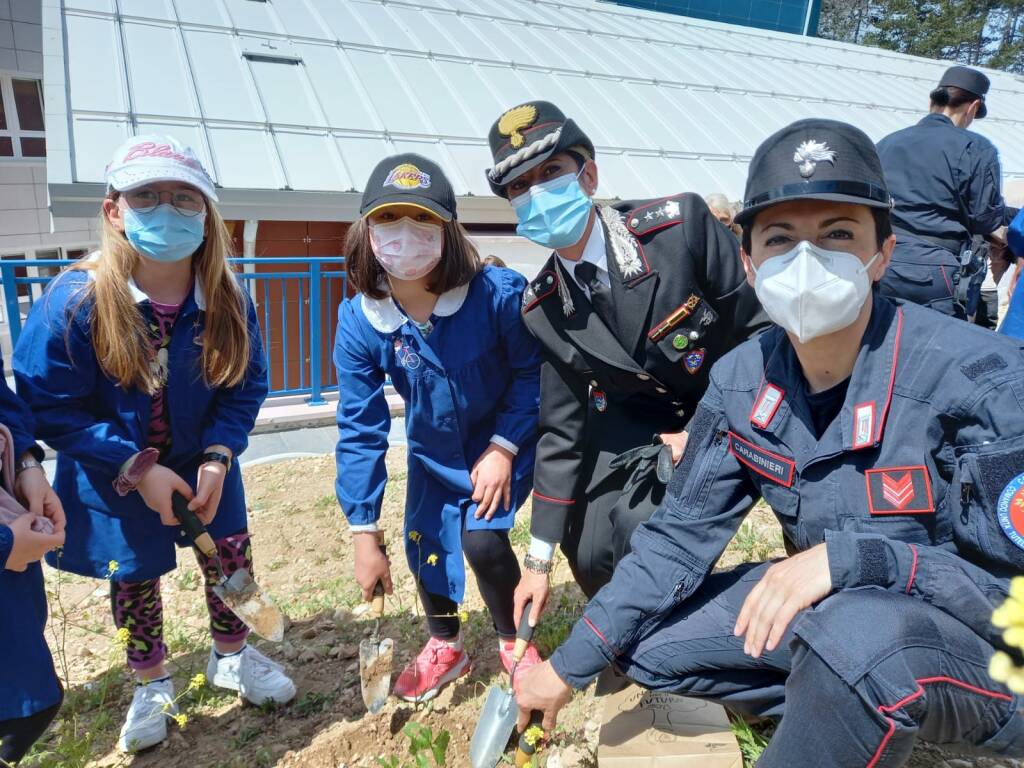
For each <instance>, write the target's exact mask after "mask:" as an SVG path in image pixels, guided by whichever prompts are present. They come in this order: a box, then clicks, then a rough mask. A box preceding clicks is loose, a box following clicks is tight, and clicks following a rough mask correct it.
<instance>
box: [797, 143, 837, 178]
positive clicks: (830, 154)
mask: <svg viewBox="0 0 1024 768" xmlns="http://www.w3.org/2000/svg"><path fill="white" fill-rule="evenodd" d="M793 162H794V163H796V164H797V165H799V166H800V175H801V176H803V177H804V178H805V179H809V178H811V176H813V175H814V170H815V169H816V168H817V167H818V163H831V164H832V165H833V167H834V166H835V164H836V153H835V151H834V150H831V149H829V148H828V144H826V143H825V142H824V141H805V142H803V143H802V144H800V146H798V147H797V148H796V152H795V153H794V154H793Z"/></svg>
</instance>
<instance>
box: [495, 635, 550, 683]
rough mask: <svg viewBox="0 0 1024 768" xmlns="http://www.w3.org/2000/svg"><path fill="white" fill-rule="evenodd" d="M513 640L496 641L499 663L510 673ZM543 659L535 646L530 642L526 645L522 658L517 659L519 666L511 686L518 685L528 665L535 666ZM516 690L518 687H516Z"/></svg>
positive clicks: (514, 644)
mask: <svg viewBox="0 0 1024 768" xmlns="http://www.w3.org/2000/svg"><path fill="white" fill-rule="evenodd" d="M515 647H516V641H515V640H499V641H498V655H499V656H501V663H502V664H503V665H504V666H505V671H506V672H508V673H509V674H512V652H513V651H514V650H515ZM543 661H544V660H543V659H542V658H541V657H540V654H539V653H537V647H536V646H535V645H534V644H533V643H530V644H529V645H528V646H526V653H524V654H523V658H521V659H520V660H519V666H518V667H516V679H515V680H514V681H513V686H514V687H515V686H518V685H519V681H520V680H522V679H523V675H524V674H525V673H526V670H528V669H529V668H530V667H535V666H537V665H538V664H540V663H542V662H543ZM516 690H518V688H516Z"/></svg>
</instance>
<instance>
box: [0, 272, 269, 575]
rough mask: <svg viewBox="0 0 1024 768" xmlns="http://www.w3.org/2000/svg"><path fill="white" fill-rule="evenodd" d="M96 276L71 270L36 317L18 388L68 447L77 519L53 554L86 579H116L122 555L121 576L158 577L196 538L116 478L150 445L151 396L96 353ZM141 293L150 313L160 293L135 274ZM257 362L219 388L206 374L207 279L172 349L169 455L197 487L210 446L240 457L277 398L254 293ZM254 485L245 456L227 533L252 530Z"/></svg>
mask: <svg viewBox="0 0 1024 768" xmlns="http://www.w3.org/2000/svg"><path fill="white" fill-rule="evenodd" d="M91 279H92V277H91V275H90V274H89V273H87V272H84V271H80V270H69V271H68V272H65V273H64V274H62V275H60V276H59V277H58V278H56V279H55V280H53V281H52V282H51V283H50V285H49V286H48V288H47V290H46V292H45V293H44V294H43V296H42V297H41V298H40V299H39V300H38V301H36V303H35V305H34V306H33V308H32V311H31V313H29V317H28V320H27V321H26V323H25V328H24V329H23V330H22V332H21V336H20V337H19V339H18V345H17V347H16V349H15V351H14V374H15V380H16V382H17V386H18V393H19V394H20V395H21V396H22V398H24V400H25V402H27V403H28V405H29V406H30V407H31V409H32V413H33V415H34V417H35V421H36V437H38V438H39V439H40V440H43V441H45V442H46V443H47V444H49V445H50V446H51V447H53V448H54V449H55V450H56V451H57V472H56V481H55V482H54V489H55V490H56V491H57V493H58V495H59V496H60V498H61V501H62V502H63V504H64V511H65V513H66V515H67V521H68V523H67V532H66V538H67V541H66V543H65V544H64V548H63V554H62V555H61V557H60V559H59V561H58V559H57V557H56V556H55V555H53V554H51V555H47V562H48V563H50V565H53V566H55V567H58V568H62V569H64V570H67V571H70V572H72V573H77V574H80V575H83V576H91V577H94V578H104V577H106V576H107V575H108V571H109V563H110V561H111V560H115V561H117V564H118V568H117V579H118V580H119V581H129V582H131V581H144V580H147V579H155V578H157V577H158V576H161V575H163V574H165V573H167V572H169V571H171V570H173V569H174V567H175V544H177V545H179V546H187V545H189V544H190V542H189V541H188V539H187V537H186V536H185V533H184V532H183V531H182V530H181V529H180V528H179V527H177V526H165V525H163V524H162V523H161V522H160V517H159V515H157V513H156V512H154V511H153V510H151V509H150V508H149V507H147V506H146V503H145V502H144V501H143V500H142V496H141V495H139V494H138V493H137V492H132V493H129V494H128V495H127V496H119V495H118V494H117V492H116V491H115V490H114V487H113V482H114V480H115V478H116V477H117V476H118V474H119V472H120V471H121V467H122V465H123V464H124V463H125V461H127V460H128V459H129V458H131V457H132V456H133V455H135V454H136V453H138V452H139V451H141V450H142V449H144V448H146V447H147V437H148V434H149V418H150V401H151V397H150V396H149V394H147V393H146V392H144V391H142V390H139V389H137V388H132V389H125V388H123V387H121V386H120V385H119V384H117V383H116V382H114V381H113V380H111V379H110V378H109V377H108V376H107V375H106V374H105V373H104V372H103V370H102V368H100V365H99V363H98V361H97V359H96V353H95V351H94V350H93V346H92V340H91V332H90V324H89V315H90V311H91V307H92V303H93V302H92V300H91V298H87V294H86V293H85V292H84V289H85V288H86V285H87V283H88V281H89V280H91ZM129 289H130V290H131V291H132V295H133V297H134V298H135V300H136V302H137V303H138V305H139V307H140V308H141V310H142V311H143V312H144V313H147V314H148V313H149V312H150V307H149V299H148V297H147V296H146V295H145V294H144V293H142V292H141V291H140V290H139V289H138V287H137V286H135V284H134V282H133V281H129ZM246 305H247V314H248V330H249V340H250V355H249V367H248V370H247V372H246V376H245V378H244V379H243V380H242V382H241V383H239V384H238V385H236V386H234V387H225V388H220V389H210V388H209V387H207V386H206V384H205V383H204V382H203V377H202V334H203V324H204V318H205V308H206V303H205V299H204V297H203V294H202V291H201V289H200V285H199V283H198V282H196V284H195V286H194V288H193V290H192V291H191V292H190V293H189V295H188V297H187V298H186V299H185V302H184V303H183V304H182V307H181V310H180V312H179V313H178V319H177V321H176V322H175V323H174V328H173V329H172V331H171V342H170V346H169V347H168V361H167V366H168V374H167V384H166V389H167V411H168V413H167V415H168V421H169V422H170V425H171V447H170V450H169V451H168V453H167V454H166V455H165V456H164V457H162V458H161V459H160V463H161V464H162V465H164V466H166V467H169V468H170V469H172V470H174V471H175V472H177V473H178V474H179V475H181V477H182V478H183V479H184V480H185V481H186V482H187V483H189V484H190V485H192V487H193V488H195V483H196V474H197V472H198V470H199V465H200V463H201V457H202V453H203V451H204V450H205V449H206V448H207V447H208V446H210V445H215V444H219V445H225V446H227V447H228V448H230V449H231V451H232V453H233V454H234V455H235V457H236V458H237V457H238V456H240V455H241V453H242V452H243V451H244V450H245V448H246V446H247V445H248V435H249V432H250V431H251V430H252V428H253V426H254V425H255V423H256V416H257V414H258V413H259V409H260V405H261V404H262V403H263V400H264V399H265V398H266V395H267V389H268V387H267V366H266V359H265V357H264V352H263V342H262V340H261V337H260V334H259V326H258V324H257V320H256V312H255V310H254V309H253V306H252V302H251V301H249V300H248V298H247V299H246ZM246 523H247V518H246V510H245V493H244V491H243V489H242V475H241V471H240V470H239V463H238V461H237V460H236V461H234V462H232V466H231V471H230V472H228V474H227V477H226V478H225V480H224V491H223V494H222V496H221V500H220V507H219V508H218V511H217V516H216V517H215V518H214V520H213V522H212V523H211V524H210V525H209V526H208V529H209V531H210V534H211V535H212V536H213V537H214V538H215V539H217V538H221V537H223V536H230V535H231V534H234V533H237V532H238V531H240V530H242V529H243V528H245V527H246Z"/></svg>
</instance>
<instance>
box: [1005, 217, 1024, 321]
mask: <svg viewBox="0 0 1024 768" xmlns="http://www.w3.org/2000/svg"><path fill="white" fill-rule="evenodd" d="M1006 243H1007V245H1008V246H1009V248H1010V251H1012V252H1013V255H1014V256H1016V257H1017V258H1018V259H1022V258H1024V210H1021V211H1018V212H1017V215H1016V216H1014V218H1013V221H1011V222H1010V225H1009V227H1007V229H1006ZM1011 268H1012V267H1011ZM1022 285H1024V283H1020V284H1018V286H1017V288H1016V289H1015V290H1014V292H1013V296H1011V297H1010V306H1009V307H1007V309H1006V317H1004V318H1003V322H1002V324H1001V325H1000V326H999V332H1000V333H1002V334H1005V335H1007V336H1013V337H1014V338H1015V339H1024V289H1022V287H1021V286H1022Z"/></svg>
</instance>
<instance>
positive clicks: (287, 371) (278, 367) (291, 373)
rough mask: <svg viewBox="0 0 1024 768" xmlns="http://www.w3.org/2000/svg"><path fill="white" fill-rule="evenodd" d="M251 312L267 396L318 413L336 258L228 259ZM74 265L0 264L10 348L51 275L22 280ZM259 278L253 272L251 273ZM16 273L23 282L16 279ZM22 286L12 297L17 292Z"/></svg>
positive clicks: (333, 311)
mask: <svg viewBox="0 0 1024 768" xmlns="http://www.w3.org/2000/svg"><path fill="white" fill-rule="evenodd" d="M230 261H231V264H232V265H233V266H234V268H235V271H236V272H237V274H238V277H239V278H240V279H241V281H242V284H243V285H244V286H245V288H246V290H247V291H248V292H249V295H250V296H251V297H252V300H253V302H254V304H255V307H256V314H257V318H258V319H259V322H260V330H261V332H262V334H263V343H264V346H265V347H266V350H267V363H268V365H267V380H268V382H267V383H268V384H269V386H270V396H271V397H277V396H282V395H308V396H309V397H308V402H309V404H310V405H323V404H324V403H325V402H326V401H325V400H324V398H323V394H324V392H330V391H333V390H336V389H337V388H338V380H337V375H336V374H335V371H334V363H333V359H332V355H331V350H332V349H333V347H334V328H335V323H336V318H337V307H338V304H339V303H340V302H341V300H342V298H344V296H345V294H346V291H347V289H348V275H347V273H346V272H345V269H344V265H345V260H344V259H343V258H340V257H339V258H302V257H299V258H292V257H289V258H254V259H230ZM74 263H75V262H74V261H70V260H65V259H38V260H35V259H30V260H17V261H16V260H10V261H8V260H2V261H0V283H2V285H3V292H4V297H3V298H4V309H5V314H6V320H7V325H8V328H9V330H10V334H11V344H12V345H14V344H17V343H18V336H19V335H20V334H21V323H22V313H23V304H22V302H23V301H24V300H25V299H27V300H28V305H29V308H31V305H32V304H33V302H34V301H35V299H36V298H37V297H36V293H37V291H36V290H34V289H33V286H40V289H41V288H42V287H43V286H45V285H46V284H47V283H48V282H49V281H50V280H52V279H53V277H54V275H53V274H47V275H29V274H27V270H28V269H30V268H35V269H42V270H44V271H47V272H54V273H55V272H56V271H57V270H61V269H64V268H66V267H68V266H70V265H72V264H74ZM257 270H258V271H257ZM19 271H20V272H21V273H22V274H18V273H19ZM23 286H28V288H27V290H24V291H23V293H25V294H27V296H26V295H21V296H19V295H18V294H19V289H21V288H23Z"/></svg>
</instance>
